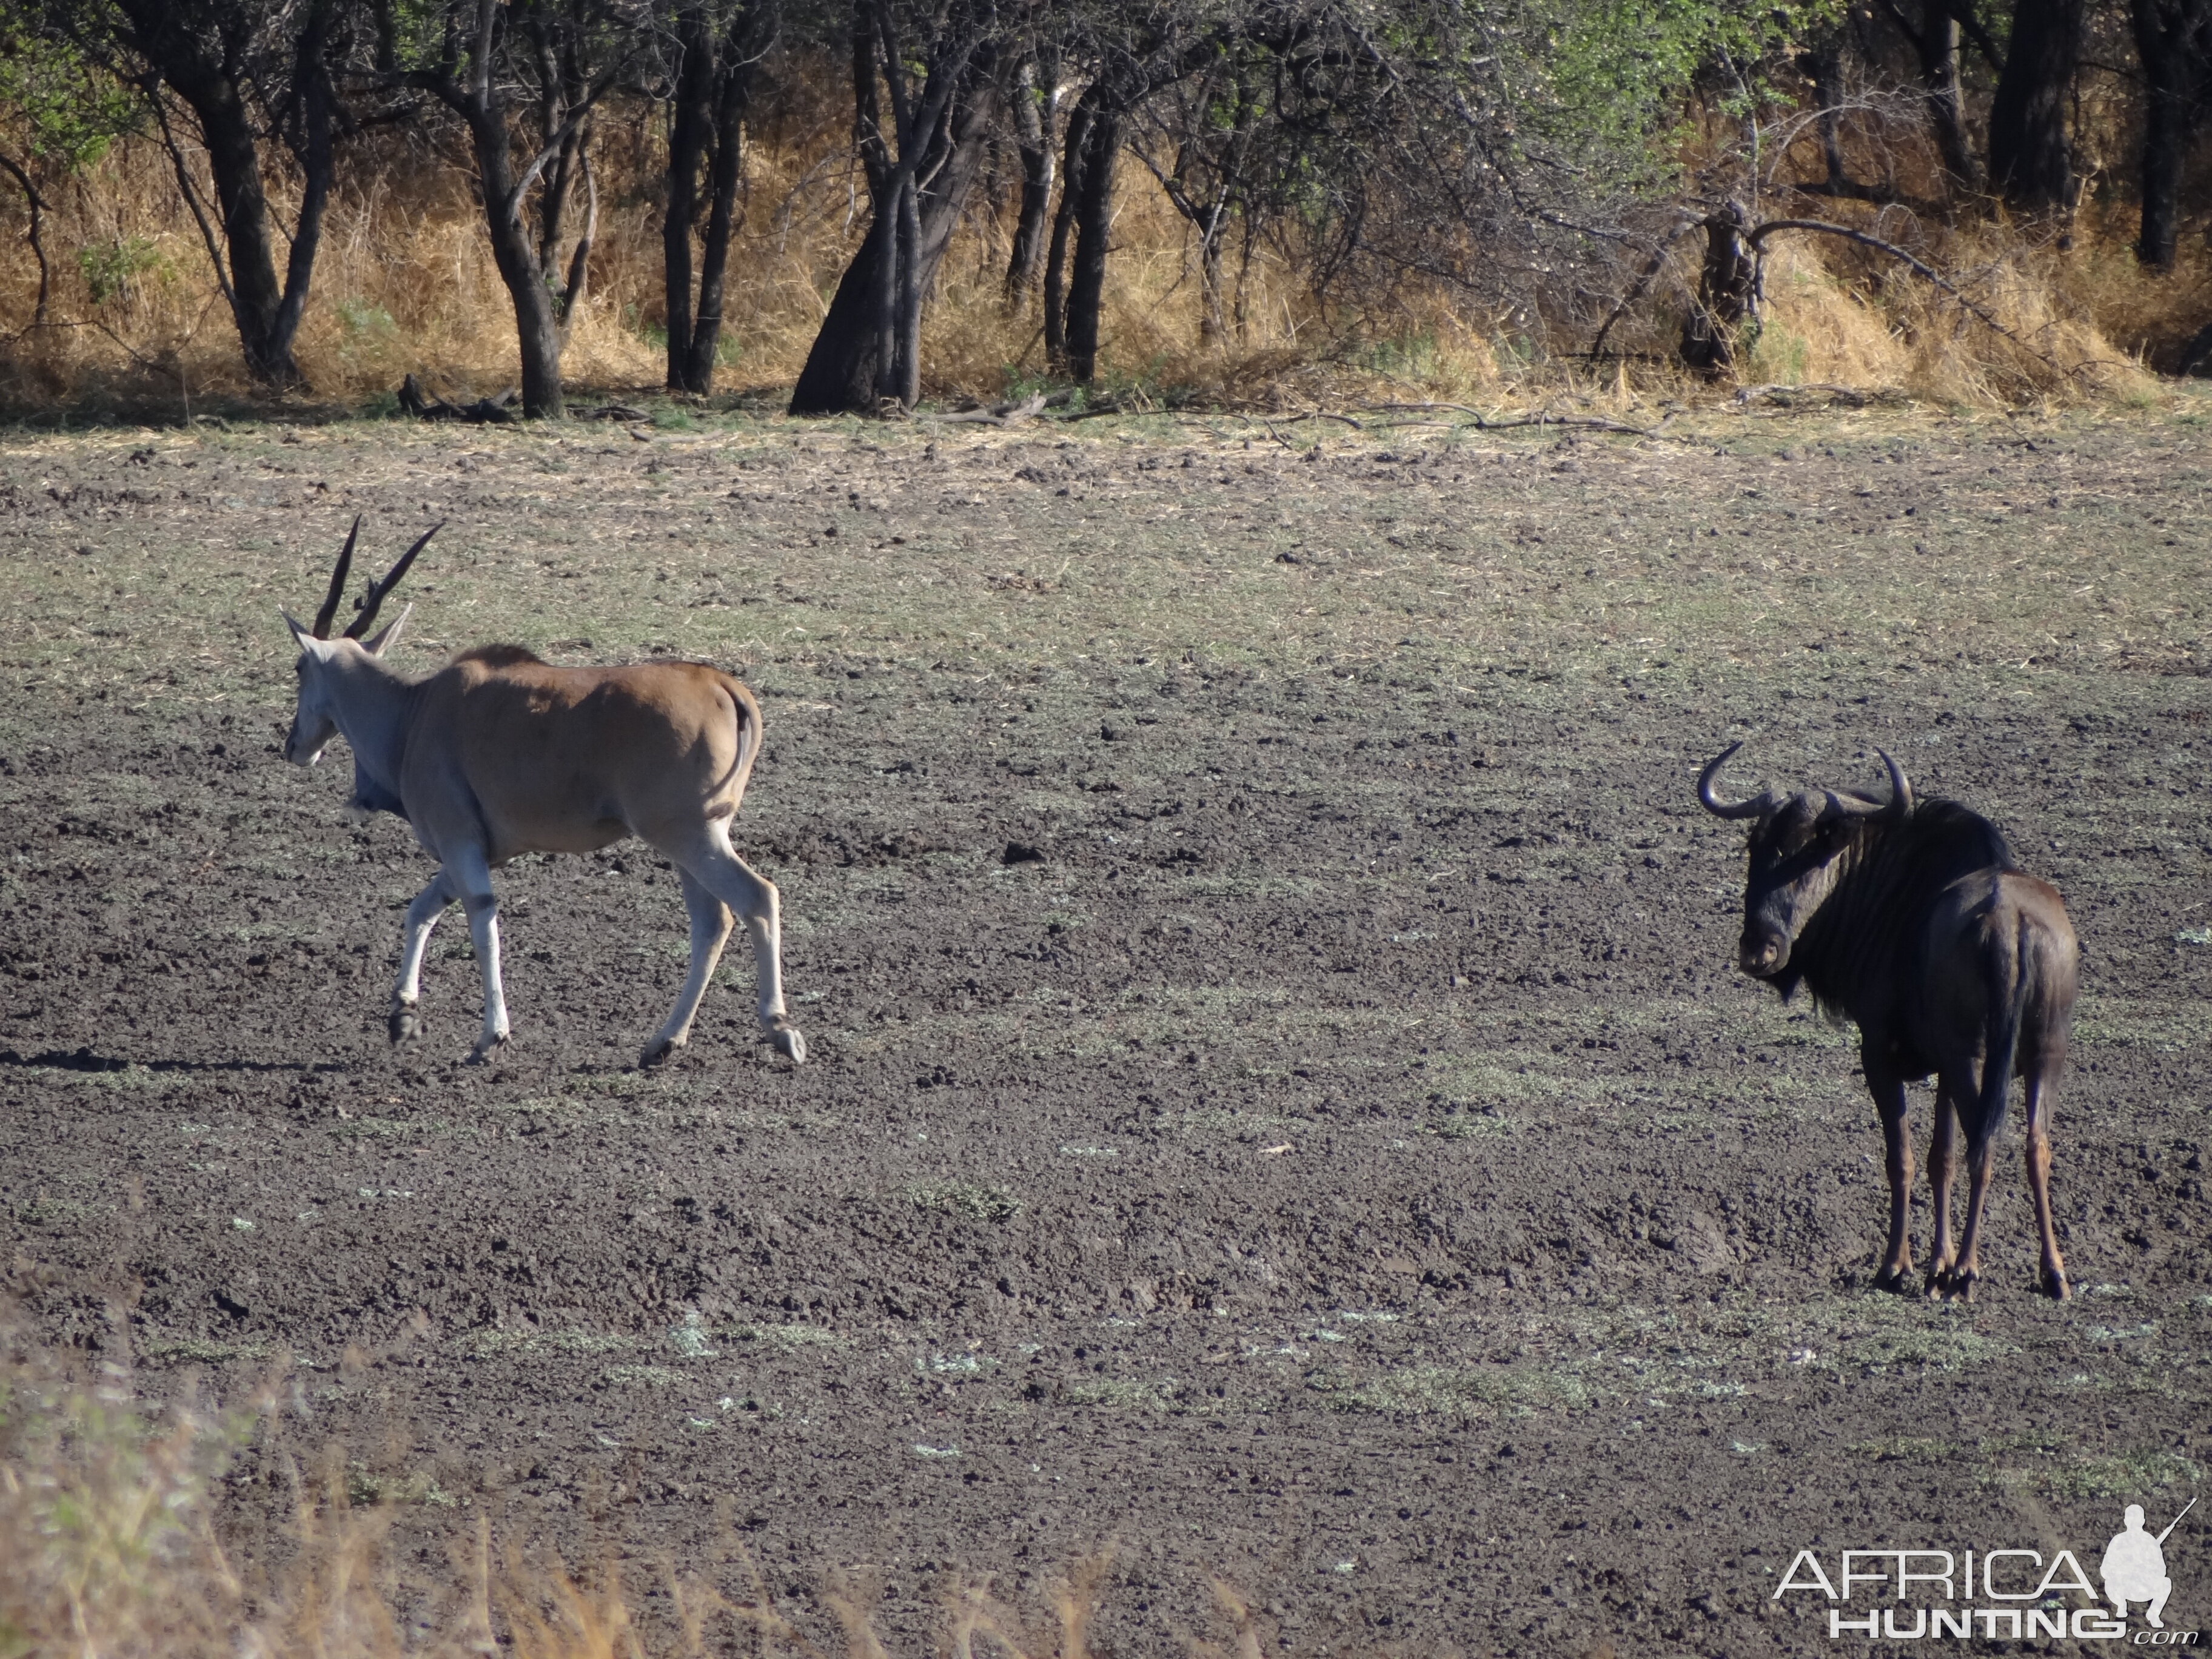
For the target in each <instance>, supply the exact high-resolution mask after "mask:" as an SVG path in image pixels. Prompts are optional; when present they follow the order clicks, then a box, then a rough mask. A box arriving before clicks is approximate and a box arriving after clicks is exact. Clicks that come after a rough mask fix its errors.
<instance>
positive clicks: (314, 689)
mask: <svg viewBox="0 0 2212 1659" xmlns="http://www.w3.org/2000/svg"><path fill="white" fill-rule="evenodd" d="M442 523H443V521H442V520H441V522H440V523H439V524H434V525H432V526H430V527H429V529H428V530H426V531H424V532H422V539H421V540H420V541H418V542H416V544H415V545H414V546H412V547H410V548H409V549H408V550H407V551H406V552H405V553H404V554H403V555H402V556H400V560H399V562H398V563H397V564H395V565H393V566H392V568H391V570H390V571H389V572H388V573H387V574H386V575H385V577H384V579H383V580H381V581H373V582H371V583H370V584H369V585H368V592H366V593H365V594H363V595H362V598H361V599H360V600H359V601H358V603H357V604H356V607H355V612H356V614H355V616H354V619H353V621H352V622H351V623H349V624H348V625H347V628H346V630H345V632H344V633H343V635H340V636H339V637H338V638H337V639H335V640H334V639H332V638H331V636H330V635H331V623H332V622H334V621H335V620H336V619H337V610H338V602H339V601H340V600H341V599H344V598H345V589H346V578H347V577H348V576H349V574H352V571H353V549H354V543H355V542H356V540H358V539H359V538H360V536H361V520H360V519H359V518H356V519H355V520H354V521H353V529H352V531H351V532H349V533H348V535H347V537H346V541H345V546H344V547H343V549H341V550H339V553H338V562H337V568H336V569H335V570H333V571H332V572H331V586H330V591H329V592H327V593H325V595H324V596H323V608H322V609H321V610H320V611H317V612H316V613H315V622H314V626H313V627H312V628H310V627H308V626H307V625H306V624H304V623H301V621H300V620H299V619H298V618H297V617H294V616H293V615H292V613H291V612H290V611H285V612H283V617H284V625H285V626H286V627H287V628H289V629H291V630H292V638H293V640H294V641H295V642H297V644H298V645H299V647H300V660H299V662H298V664H297V665H295V672H296V673H297V674H298V676H299V680H300V696H299V701H298V702H297V703H296V704H295V706H294V708H293V710H292V729H291V731H290V732H289V733H288V734H286V736H285V738H284V758H285V759H286V760H288V761H290V762H291V763H293V764H294V765H295V766H313V764H314V763H316V762H317V761H319V760H320V759H322V757H323V750H324V749H325V747H327V746H328V744H329V743H330V741H331V738H334V737H336V736H337V734H338V723H337V714H336V713H335V712H334V710H335V695H336V690H335V687H334V686H333V685H332V684H331V676H332V674H333V672H334V671H342V669H343V664H344V662H345V659H346V656H347V653H349V652H352V653H367V654H368V655H369V656H372V657H379V656H382V655H383V654H384V653H385V651H386V648H387V647H390V646H392V644H394V643H395V642H396V641H398V638H399V635H400V631H401V630H402V629H404V628H405V627H406V625H407V617H408V612H409V611H412V610H413V609H414V607H413V606H412V605H410V606H409V607H408V609H407V611H401V612H400V613H399V615H398V617H397V618H396V619H395V620H393V621H392V622H391V623H387V624H386V626H385V628H384V629H383V631H382V632H380V633H377V634H370V633H369V632H368V630H369V629H370V628H372V627H373V626H374V625H375V622H376V613H377V611H378V610H379V609H380V607H381V606H382V605H383V604H384V600H385V597H386V595H387V594H389V593H390V592H392V589H393V588H394V587H397V586H398V585H399V579H400V578H401V577H402V576H404V575H405V574H407V567H408V566H410V565H411V564H413V563H414V562H415V556H416V554H417V553H420V552H421V551H422V550H423V548H424V547H425V546H427V545H428V544H429V540H430V538H431V537H433V536H435V535H436V534H437V533H438V532H439V530H440V528H441V526H442ZM364 636H366V637H364Z"/></svg>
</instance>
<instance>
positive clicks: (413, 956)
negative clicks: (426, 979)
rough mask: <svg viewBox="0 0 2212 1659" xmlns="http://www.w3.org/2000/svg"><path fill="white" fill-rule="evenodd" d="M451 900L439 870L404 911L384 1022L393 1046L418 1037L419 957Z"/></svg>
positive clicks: (420, 982) (427, 946)
mask: <svg viewBox="0 0 2212 1659" xmlns="http://www.w3.org/2000/svg"><path fill="white" fill-rule="evenodd" d="M451 902H453V890H452V889H451V888H450V887H448V886H447V884H446V872H444V871H443V870H441V871H439V872H438V873H437V874H436V875H435V876H433V877H431V878H430V884H429V885H428V887H425V888H424V889H423V890H422V891H421V892H419V893H417V894H416V895H415V902H413V903H412V904H410V905H409V906H408V907H407V928H406V931H405V933H403V934H402V935H401V936H400V940H399V982H398V984H397V985H395V986H393V987H392V1017H391V1018H390V1019H389V1020H388V1021H386V1030H387V1031H388V1032H389V1033H390V1035H391V1037H392V1041H393V1042H410V1041H412V1040H413V1039H414V1038H415V1037H416V1036H420V1035H421V1034H422V1022H421V1021H420V1020H418V1019H417V1018H416V1017H415V1005H416V1002H417V1001H418V1000H421V997H422V953H423V951H426V950H428V948H429V945H430V930H431V929H432V928H433V927H436V926H437V925H438V918H439V917H440V916H441V915H445V913H446V906H447V904H449V903H451Z"/></svg>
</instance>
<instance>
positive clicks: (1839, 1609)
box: [1772, 1498, 2200, 1647]
mask: <svg viewBox="0 0 2212 1659" xmlns="http://www.w3.org/2000/svg"><path fill="white" fill-rule="evenodd" d="M2196 1507H2197V1500H2196V1499H2195V1498H2191V1499H2190V1500H2189V1502H2188V1503H2187V1504H2185V1505H2184V1506H2183V1508H2182V1510H2181V1514H2180V1515H2177V1516H2174V1517H2173V1519H2172V1521H2170V1522H2167V1523H2166V1530H2165V1531H2164V1532H2161V1533H2160V1534H2157V1535H2156V1536H2153V1535H2152V1534H2150V1533H2149V1532H2148V1531H2146V1530H2145V1528H2144V1526H2143V1510H2142V1504H2129V1505H2128V1507H2127V1511H2126V1513H2125V1515H2124V1516H2123V1517H2122V1527H2121V1530H2120V1531H2118V1532H2117V1533H2115V1534H2113V1535H2112V1541H2111V1542H2110V1543H2108V1544H2106V1546H2105V1553H2104V1555H2103V1557H2102V1558H2101V1559H2100V1560H2099V1561H2098V1564H2097V1576H2098V1577H2099V1578H2100V1580H2101V1581H2102V1582H2103V1585H2104V1588H2103V1590H2102V1592H2101V1593H2100V1591H2099V1590H2098V1589H2097V1587H2096V1586H2095V1585H2093V1584H2092V1583H2090V1582H2089V1577H2088V1575H2087V1573H2086V1572H2084V1571H2082V1569H2081V1561H2080V1559H2078V1558H2077V1557H2076V1556H2075V1553H2074V1552H2073V1551H2072V1550H2069V1549H2062V1550H2060V1551H2058V1552H2057V1553H2056V1554H2055V1555H2053V1556H2052V1557H2051V1559H2050V1560H2049V1561H2048V1562H2045V1559H2044V1558H2043V1554H2042V1552H2041V1551H2039V1550H2028V1549H1996V1550H1983V1551H1980V1552H1979V1553H1977V1552H1975V1551H1973V1550H1971V1549H1970V1550H1966V1551H1963V1552H1960V1553H1953V1552H1952V1551H1950V1550H1936V1549H1924V1550H1912V1549H1887V1550H1845V1551H1844V1552H1843V1553H1841V1555H1840V1556H1839V1557H1838V1571H1837V1573H1836V1576H1835V1577H1833V1578H1831V1577H1829V1576H1828V1572H1827V1570H1826V1568H1825V1567H1824V1566H1823V1565H1821V1562H1820V1555H1819V1553H1817V1552H1815V1551H1813V1550H1800V1551H1798V1552H1797V1553H1796V1557H1795V1558H1794V1559H1792V1560H1791V1561H1790V1571H1787V1572H1785V1573H1784V1574H1783V1575H1782V1582H1781V1583H1780V1584H1779V1585H1778V1586H1777V1587H1776V1589H1775V1591H1774V1595H1773V1598H1772V1599H1773V1600H1775V1601H1781V1600H1782V1599H1783V1598H1784V1596H1787V1595H1792V1594H1809V1595H1820V1596H1825V1597H1826V1599H1827V1600H1828V1601H1829V1602H1831V1603H1832V1604H1838V1603H1847V1602H1851V1601H1855V1600H1856V1601H1861V1602H1863V1601H1881V1600H1883V1599H1884V1598H1885V1597H1886V1598H1887V1600H1888V1601H1889V1602H1890V1603H1891V1605H1889V1606H1887V1607H1872V1608H1868V1607H1850V1608H1848V1609H1847V1608H1846V1607H1844V1606H1841V1605H1831V1606H1830V1607H1828V1609H1827V1613H1828V1635H1829V1637H1830V1638H1831V1639H1839V1638H1843V1637H1846V1636H1863V1637H1865V1638H1867V1639H1868V1640H1869V1641H1875V1640H1877V1639H1879V1640H1882V1641H1890V1642H1911V1641H1918V1640H1922V1639H1924V1638H1942V1637H1966V1638H1980V1639H1982V1640H1984V1641H1990V1640H1996V1639H2000V1638H2001V1639H2003V1640H2006V1641H2013V1642H2018V1641H2021V1640H2033V1639H2034V1638H2037V1637H2039V1636H2040V1637H2051V1638H2062V1639H2063V1638H2069V1637H2070V1638H2073V1639H2075V1640H2076V1641H2092V1642H2116V1641H2122V1640H2127V1641H2130V1642H2131V1643H2132V1644H2134V1645H2136V1646H2137V1647H2195V1646H2197V1644H2198V1637H2199V1635H2200V1632H2197V1631H2193V1630H2187V1631H2184V1630H2170V1629H2168V1628H2167V1627H2166V1620H2165V1617H2164V1614H2165V1612H2166V1599H2167V1598H2168V1597H2169V1596H2171V1595H2172V1594H2173V1579H2172V1577H2171V1576H2170V1575H2169V1574H2168V1573H2167V1571H2166V1554H2165V1547H2166V1540H2167V1539H2168V1538H2170V1537H2171V1536H2172V1534H2173V1529H2174V1528H2176V1527H2178V1526H2179V1525H2180V1524H2181V1521H2182V1516H2185V1515H2187V1514H2188V1513H2189V1511H2190V1510H2192V1509H2195V1508H2196ZM1839 1585H1840V1588H1838V1586H1839ZM1877 1586H1878V1587H1879V1588H1875V1587H1877ZM2067 1595H2078V1596H2081V1597H2085V1598H2087V1603H2088V1604H2087V1605H2086V1606H2074V1607H2069V1606H2068V1605H2067V1604H2066V1602H2065V1601H2064V1599H2063V1598H2064V1597H2066V1596H2067ZM1939 1602H1940V1605H1938V1603H1939ZM1980 1602H1988V1603H1991V1604H1993V1605H1990V1606H1978V1605H1976V1604H1977V1603H1980ZM2137 1603H2140V1604H2141V1605H2142V1619H2143V1624H2142V1628H2140V1629H2136V1628H2135V1627H2133V1626H2130V1623H2129V1608H2130V1607H2131V1606H2133V1605H2135V1604H2137ZM2007 1604H2010V1605H2007Z"/></svg>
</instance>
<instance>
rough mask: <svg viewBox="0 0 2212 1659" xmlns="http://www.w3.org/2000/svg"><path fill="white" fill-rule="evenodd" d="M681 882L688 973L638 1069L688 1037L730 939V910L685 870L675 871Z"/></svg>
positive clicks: (655, 1061)
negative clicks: (688, 950) (687, 920)
mask: <svg viewBox="0 0 2212 1659" xmlns="http://www.w3.org/2000/svg"><path fill="white" fill-rule="evenodd" d="M678 873H679V874H680V875H681V876H682V878H683V881H684V908H685V909H687V910H689V911H690V913H691V971H690V974H689V975H687V976H686V977H685V979H684V988H683V989H682V990H681V991H679V992H678V993H677V994H676V1006H675V1008H674V1009H673V1010H672V1011H671V1012H670V1014H669V1016H668V1023H667V1024H665V1025H663V1026H662V1027H661V1028H660V1029H659V1030H658V1031H656V1032H654V1033H653V1041H652V1042H648V1043H647V1044H646V1045H645V1052H644V1053H643V1054H640V1055H639V1056H638V1057H637V1063H638V1064H639V1065H640V1066H653V1065H657V1064H659V1062H660V1061H661V1060H665V1059H667V1058H668V1056H669V1055H670V1054H673V1053H674V1052H675V1051H676V1050H677V1049H678V1048H682V1047H683V1046H684V1042H686V1041H687V1040H688V1039H689V1038H690V1035H691V1021H692V1018H693V1017H694V1016H695V1015H696V1014H697V1013H698V1012H699V1000H700V999H701V998H702V997H703V996H705V995H706V994H707V987H708V984H709V983H711V982H712V981H713V980H714V966H715V964H716V963H719V962H720V961H721V959H722V946H723V945H724V943H725V942H726V940H727V939H729V937H730V925H731V917H730V907H729V906H728V905H726V904H725V903H723V902H722V901H721V900H720V899H718V898H716V897H715V896H714V895H713V894H712V893H710V892H708V890H706V889H705V888H704V887H702V886H701V885H700V884H699V879H698V878H697V877H696V876H694V875H693V874H692V873H691V872H690V871H689V870H684V871H680V872H678Z"/></svg>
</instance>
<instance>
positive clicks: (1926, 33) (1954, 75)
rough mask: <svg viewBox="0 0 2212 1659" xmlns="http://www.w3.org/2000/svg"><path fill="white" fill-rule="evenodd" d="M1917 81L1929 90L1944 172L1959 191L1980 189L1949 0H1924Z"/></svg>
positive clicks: (1931, 125)
mask: <svg viewBox="0 0 2212 1659" xmlns="http://www.w3.org/2000/svg"><path fill="white" fill-rule="evenodd" d="M1916 45H1917V46H1918V48H1919V52H1920V81H1921V84H1922V85H1923V87H1925V88H1927V92H1928V125H1929V130H1930V131H1932V132H1933V133H1934V134H1935V136H1936V154H1938V155H1941V156H1942V158H1943V171H1944V172H1946V173H1949V174H1950V175H1951V181H1952V183H1953V184H1954V185H1956V186H1957V187H1958V188H1960V189H1961V190H1978V189H1980V188H1981V169H1980V168H1979V167H1976V166H1975V165H1974V151H1973V147H1972V145H1971V144H1969V143H1967V142H1966V106H1965V104H1964V102H1963V101H1962V100H1961V99H1960V93H1959V20H1958V18H1957V17H1956V16H1954V15H1953V14H1952V12H1951V10H1950V9H1949V4H1948V0H1927V3H1926V5H1925V6H1924V7H1923V9H1922V14H1921V20H1920V36H1919V39H1918V40H1917V42H1916Z"/></svg>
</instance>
